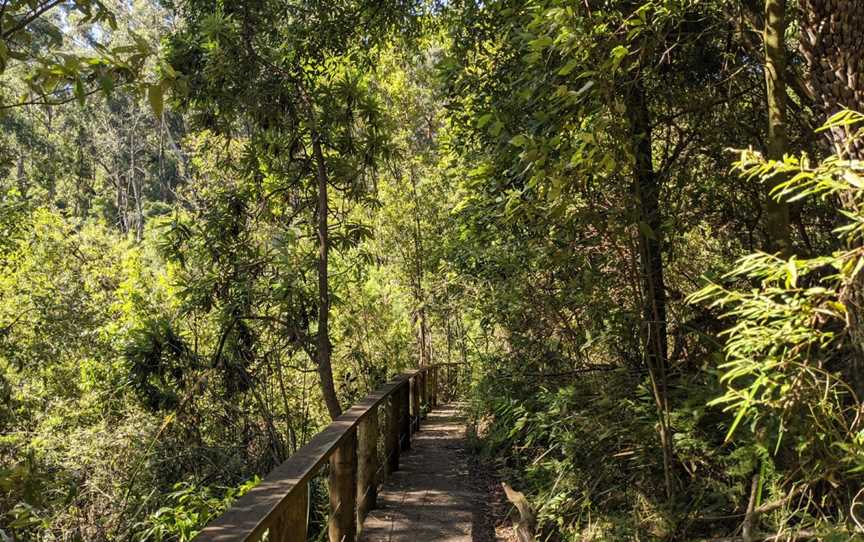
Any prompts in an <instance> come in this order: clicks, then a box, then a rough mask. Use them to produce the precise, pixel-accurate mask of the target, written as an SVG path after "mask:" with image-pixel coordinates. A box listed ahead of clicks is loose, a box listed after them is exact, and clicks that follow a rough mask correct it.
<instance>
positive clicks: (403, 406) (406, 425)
mask: <svg viewBox="0 0 864 542" xmlns="http://www.w3.org/2000/svg"><path fill="white" fill-rule="evenodd" d="M398 396H399V447H400V448H401V449H402V451H405V450H410V449H411V408H410V407H411V398H410V397H411V381H410V380H409V381H408V385H406V386H403V387H402V391H400V392H399V394H398Z"/></svg>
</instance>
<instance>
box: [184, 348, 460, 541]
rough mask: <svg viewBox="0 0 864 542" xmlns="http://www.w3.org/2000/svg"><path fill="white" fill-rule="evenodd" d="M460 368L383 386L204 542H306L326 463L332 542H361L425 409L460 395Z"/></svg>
mask: <svg viewBox="0 0 864 542" xmlns="http://www.w3.org/2000/svg"><path fill="white" fill-rule="evenodd" d="M459 368H460V366H459V365H458V364H455V363H441V364H436V365H431V366H429V367H425V368H421V369H417V370H413V371H410V372H407V373H404V374H402V375H399V376H398V377H396V378H394V379H393V380H391V381H390V382H387V383H386V384H384V385H382V386H381V387H380V388H378V389H377V390H375V391H374V392H373V393H371V394H369V395H368V396H366V398H364V399H363V400H362V401H360V402H359V403H357V404H355V405H354V406H352V407H351V408H350V409H348V410H347V411H345V413H344V414H342V415H341V416H339V417H338V418H336V419H335V420H333V422H332V423H330V425H328V426H327V427H326V428H325V429H324V430H323V431H321V432H320V433H318V434H317V435H315V436H314V437H312V439H311V440H310V441H309V442H308V443H307V444H306V445H305V446H303V447H302V448H300V449H299V450H297V452H296V453H294V454H293V455H292V456H291V457H289V458H288V459H287V460H286V461H284V462H283V463H282V464H281V465H279V466H278V467H276V468H275V469H273V470H272V471H271V472H270V473H269V474H268V475H267V476H266V477H265V478H264V480H262V481H261V483H259V484H258V485H257V486H255V487H254V488H252V489H251V490H250V491H249V492H248V493H247V494H246V495H244V496H243V497H241V498H239V499H237V501H236V502H235V503H234V504H233V505H232V506H231V508H229V509H228V510H227V511H226V512H225V513H224V514H222V515H221V516H220V517H219V518H217V519H216V520H214V521H212V522H211V523H210V524H208V525H207V526H206V527H205V528H204V530H203V531H201V532H200V533H199V534H198V536H197V537H196V538H195V540H196V542H228V541H232V542H247V541H248V542H257V541H259V540H262V538H263V537H264V536H265V534H266V535H267V540H268V542H305V540H306V536H307V531H308V509H309V481H310V480H311V479H312V478H313V477H314V476H315V475H316V474H318V472H319V471H320V469H321V468H322V466H323V465H324V464H325V463H329V481H328V482H329V492H330V520H329V522H328V524H327V530H328V536H329V539H330V542H354V541H355V540H356V538H357V532H358V525H362V524H363V519H364V518H365V517H366V515H367V514H368V512H369V511H370V510H371V509H373V508H374V507H375V503H376V498H377V490H378V486H379V484H380V483H381V482H382V481H383V479H384V477H385V476H386V475H389V474H390V473H392V472H394V471H396V470H398V468H399V454H400V452H403V451H406V450H408V449H410V447H411V436H412V435H413V434H414V433H415V432H416V431H418V430H419V429H420V421H421V418H422V417H423V414H424V412H426V411H428V410H430V409H433V408H435V407H436V406H437V405H438V402H439V399H440V398H443V396H444V395H452V393H453V390H454V389H455V386H456V385H457V384H458V380H459ZM382 412H383V413H384V416H383V417H384V424H383V426H382V425H381V424H379V419H380V418H381V416H380V415H379V414H380V413H382ZM382 440H383V450H384V453H383V458H382V457H381V455H382V454H381V453H379V444H381V441H382ZM382 459H383V461H382ZM381 474H383V475H384V476H381Z"/></svg>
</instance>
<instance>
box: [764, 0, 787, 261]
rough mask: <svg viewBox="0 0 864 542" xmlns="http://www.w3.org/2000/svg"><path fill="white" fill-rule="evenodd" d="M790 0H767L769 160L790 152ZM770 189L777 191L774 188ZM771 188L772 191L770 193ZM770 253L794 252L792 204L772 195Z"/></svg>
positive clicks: (769, 223) (768, 226)
mask: <svg viewBox="0 0 864 542" xmlns="http://www.w3.org/2000/svg"><path fill="white" fill-rule="evenodd" d="M785 34H786V0H766V1H765V30H764V32H763V41H764V43H765V90H766V97H767V102H768V158H771V159H774V160H782V159H783V155H784V153H786V146H787V142H786V141H787V139H786V83H785V80H784V79H783V75H784V73H785V72H786V46H785V44H784V36H785ZM770 188H773V186H772V187H770ZM770 188H769V192H770ZM766 214H767V216H766V218H767V224H766V226H767V230H768V243H767V244H766V248H767V250H768V251H769V252H781V253H782V254H784V255H788V254H789V253H790V252H791V240H790V235H789V205H788V204H786V203H785V202H779V201H777V200H776V199H774V198H773V197H772V196H771V195H770V194H769V195H768V205H767V213H766Z"/></svg>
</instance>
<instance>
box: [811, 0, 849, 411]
mask: <svg viewBox="0 0 864 542" xmlns="http://www.w3.org/2000/svg"><path fill="white" fill-rule="evenodd" d="M800 8H801V13H802V16H801V39H800V42H801V52H802V54H803V55H804V58H805V59H807V64H808V68H809V73H808V76H809V78H808V87H809V90H810V92H811V93H812V94H813V96H814V97H815V98H816V103H817V105H818V106H819V107H820V108H821V109H822V112H823V114H824V115H825V117H826V119H827V118H828V117H830V116H831V115H833V114H835V113H837V112H839V111H842V110H843V109H844V108H846V109H853V110H856V111H859V112H862V111H864V38H862V32H861V29H862V28H864V2H862V1H861V0H830V1H827V0H801V2H800ZM828 135H829V138H830V143H831V144H832V145H833V147H834V152H835V153H837V154H838V155H839V156H841V157H843V158H846V159H857V160H861V159H864V142H862V141H861V140H857V141H854V140H853V139H852V138H851V137H850V133H849V131H848V130H847V128H845V127H839V128H834V129H832V130H831V131H830V132H829V134H828ZM842 204H843V205H844V206H845V207H846V208H847V209H849V210H850V211H853V212H859V211H860V209H857V206H858V204H857V202H855V201H853V200H852V199H844V200H843V201H842ZM842 300H843V303H844V304H845V305H846V308H847V311H848V314H849V328H848V331H849V337H850V340H851V346H852V349H853V355H852V356H851V362H850V365H849V373H850V374H849V375H848V377H849V379H850V381H851V383H852V385H853V387H854V388H855V391H856V393H857V394H858V398H859V400H860V399H862V398H864V274H862V273H858V275H857V276H856V277H855V279H853V281H852V282H851V283H850V284H848V285H846V287H845V288H844V291H843V294H842Z"/></svg>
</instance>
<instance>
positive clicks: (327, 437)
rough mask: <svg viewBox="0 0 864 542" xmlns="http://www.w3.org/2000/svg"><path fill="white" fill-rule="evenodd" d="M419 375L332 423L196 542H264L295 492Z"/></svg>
mask: <svg viewBox="0 0 864 542" xmlns="http://www.w3.org/2000/svg"><path fill="white" fill-rule="evenodd" d="M415 373H416V371H412V372H409V373H406V374H402V375H400V376H398V377H396V378H394V379H393V380H391V381H390V382H388V383H387V384H384V385H383V386H381V387H380V388H378V389H377V390H375V392H373V393H371V394H369V395H368V396H366V398H365V399H363V400H362V401H360V402H359V403H357V404H356V405H354V406H353V407H351V408H350V409H348V410H347V411H346V412H345V413H344V414H342V415H341V416H339V417H338V418H336V419H335V420H333V422H332V423H330V425H328V426H327V427H326V428H325V429H324V430H323V431H321V432H320V433H318V434H317V435H315V436H314V437H312V440H310V441H309V443H308V444H306V445H305V446H303V447H302V448H300V449H299V450H297V452H296V453H295V454H294V455H292V456H291V457H289V458H288V459H287V460H286V461H284V462H283V463H282V464H281V465H279V466H278V467H276V468H275V469H273V470H272V471H270V473H269V474H268V475H267V476H266V477H265V478H264V480H262V481H261V483H260V484H258V485H257V486H255V487H254V488H252V489H251V490H250V491H249V492H248V493H247V494H246V495H244V496H242V497H240V498H239V499H237V501H236V502H235V503H234V504H233V505H232V506H231V508H229V509H228V510H227V511H226V512H225V513H224V514H222V515H221V516H220V517H219V518H217V519H216V520H214V521H212V522H211V523H210V524H208V525H207V527H205V528H204V530H203V531H201V533H199V534H198V536H197V537H195V540H196V541H197V542H229V541H230V542H245V541H254V540H258V539H260V538H261V536H262V535H263V534H264V532H265V531H266V530H267V528H269V527H270V526H271V525H274V524H275V523H276V521H277V519H278V518H279V517H280V515H281V513H282V511H283V503H284V501H285V500H286V498H287V496H288V495H289V494H290V493H291V492H292V490H293V489H294V488H295V487H297V486H300V485H301V484H304V483H307V482H308V481H309V479H310V478H312V477H313V476H314V475H315V473H316V472H317V471H318V469H319V467H320V466H321V465H322V464H323V463H324V462H325V461H327V459H328V458H329V457H330V454H331V453H332V452H333V450H335V449H336V448H337V447H338V446H339V444H340V443H341V442H342V440H343V439H344V438H345V437H346V435H348V434H349V433H350V432H351V431H352V430H353V429H354V428H355V427H356V426H357V424H358V423H359V422H360V421H361V420H363V419H364V418H365V417H366V416H367V415H368V414H369V412H370V411H371V410H373V409H374V408H377V407H378V405H379V404H381V403H382V402H383V401H385V400H386V399H387V397H388V396H389V395H390V394H392V393H393V392H394V391H396V390H399V389H401V388H403V387H404V388H405V389H407V384H406V382H407V381H408V379H409V378H410V377H411V376H413V375H414V374H415Z"/></svg>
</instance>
